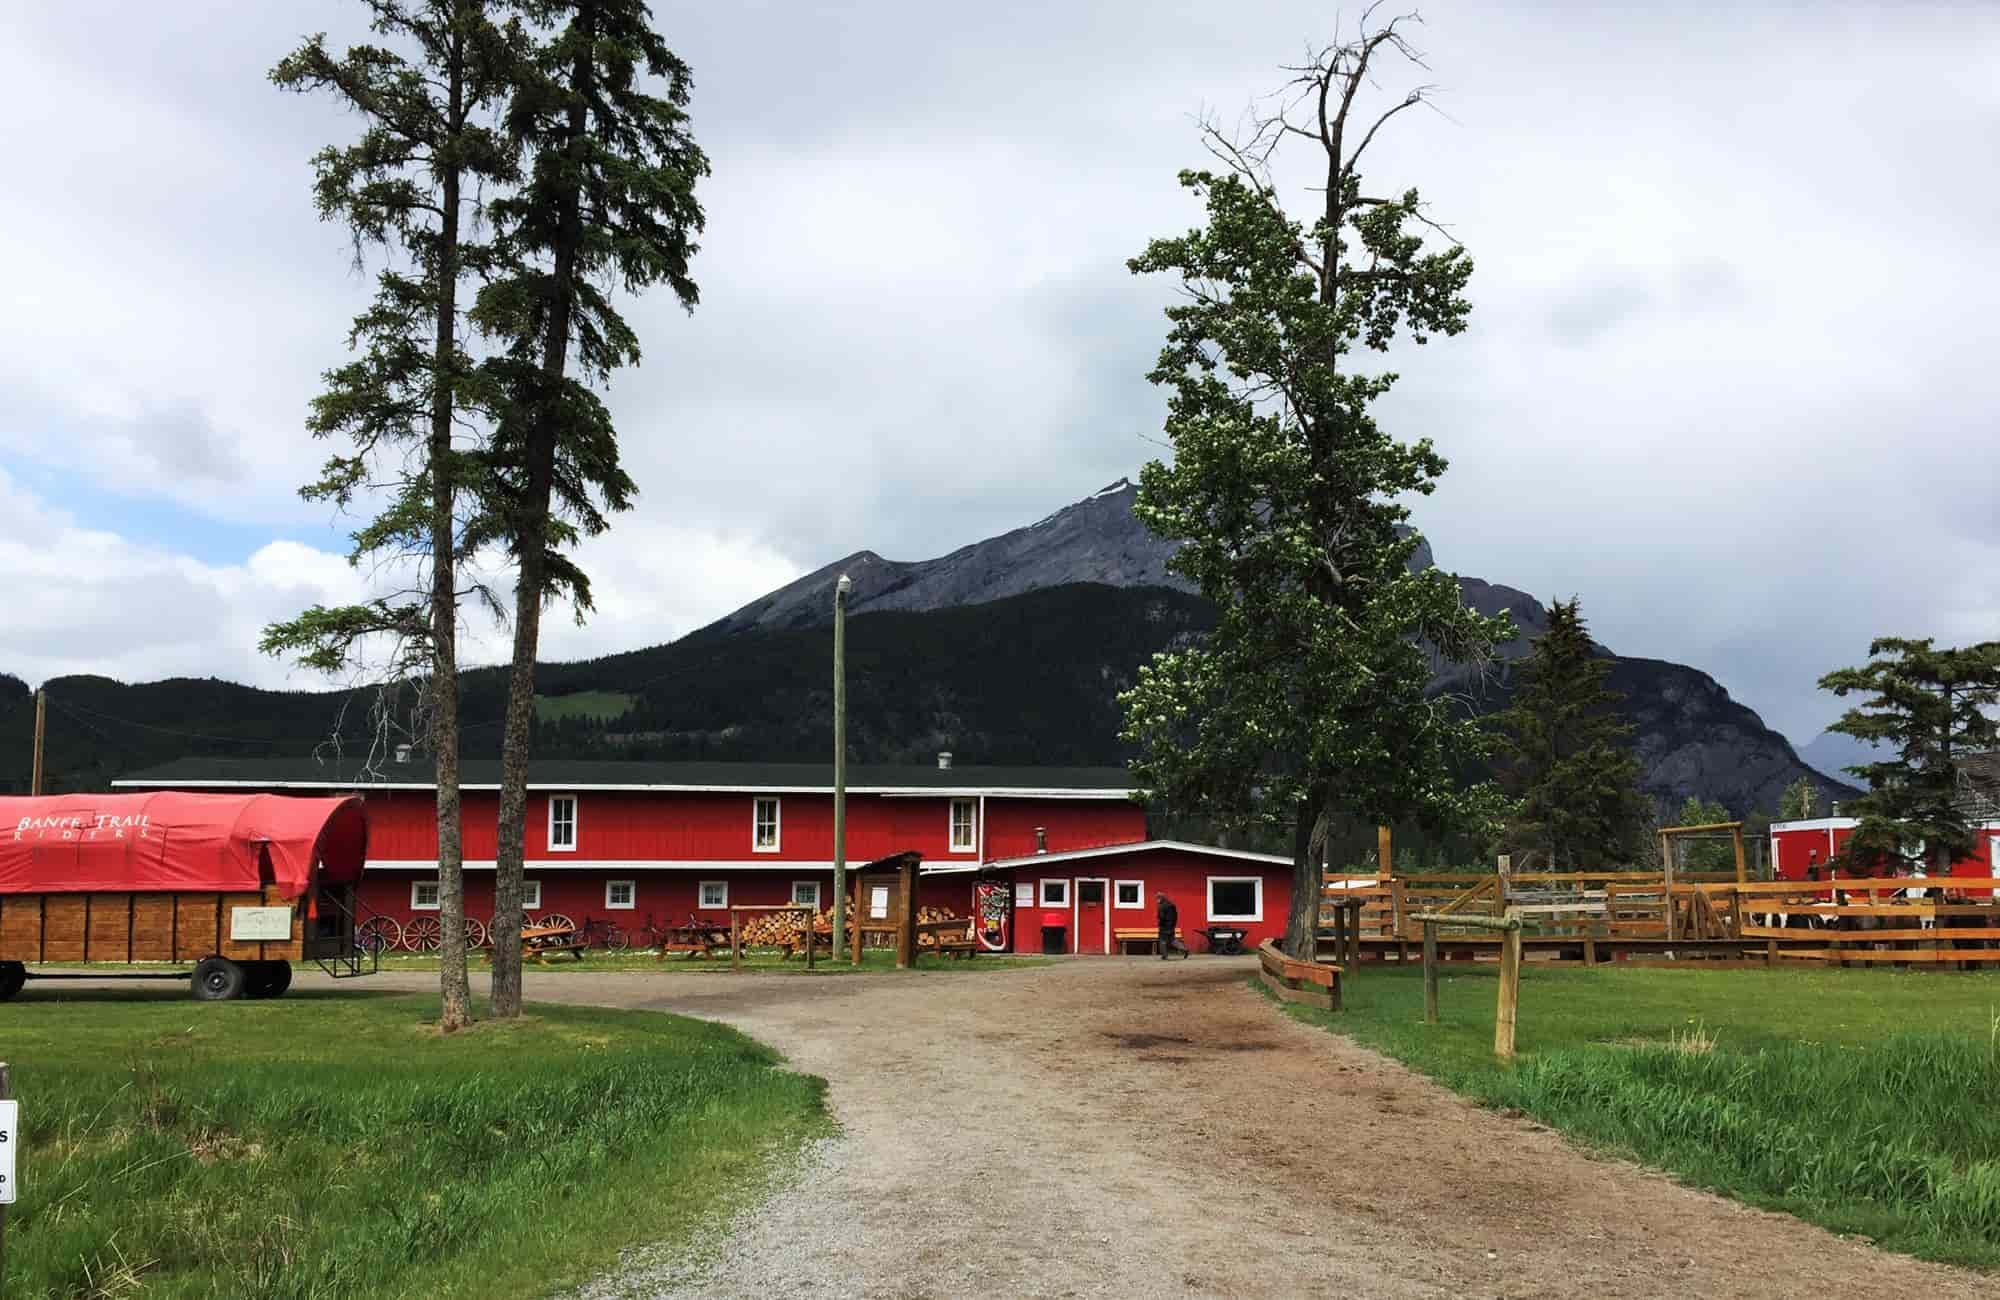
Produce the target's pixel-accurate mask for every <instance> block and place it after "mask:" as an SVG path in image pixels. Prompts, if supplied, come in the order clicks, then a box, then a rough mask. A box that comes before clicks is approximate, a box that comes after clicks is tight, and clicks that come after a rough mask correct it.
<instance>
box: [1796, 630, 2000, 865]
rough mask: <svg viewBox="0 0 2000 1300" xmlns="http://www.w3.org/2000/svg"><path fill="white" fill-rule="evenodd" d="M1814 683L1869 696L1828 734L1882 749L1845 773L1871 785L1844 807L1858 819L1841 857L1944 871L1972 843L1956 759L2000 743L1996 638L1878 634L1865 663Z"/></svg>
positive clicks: (1968, 850)
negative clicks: (1969, 640)
mask: <svg viewBox="0 0 2000 1300" xmlns="http://www.w3.org/2000/svg"><path fill="white" fill-rule="evenodd" d="M1819 684H1820V689H1821V690H1828V691H1832V692H1833V693H1834V694H1835V695H1838V696H1841V697H1843V698H1845V697H1846V696H1848V695H1855V694H1858V695H1862V696H1865V697H1867V698H1866V702H1865V703H1862V704H1860V705H1858V706H1856V707H1854V708H1851V709H1849V710H1848V711H1847V712H1846V713H1844V714H1842V715H1841V718H1840V721H1838V722H1836V723H1834V724H1833V725H1832V726H1831V727H1829V728H1827V730H1829V731H1838V732H1841V733H1842V734H1844V735H1849V736H1853V737H1854V738H1855V739H1856V740H1864V741H1869V742H1872V743H1875V744H1877V745H1879V746H1882V747H1884V748H1886V749H1887V750H1888V751H1889V752H1888V756H1887V757H1885V758H1883V759H1881V760H1880V761H1878V762H1874V763H1863V764H1861V765H1859V766H1856V767H1850V768H1848V769H1847V770H1848V771H1849V772H1852V773H1853V774H1854V775H1856V776H1858V777H1860V778H1862V779H1863V780H1864V781H1866V782H1867V783H1868V784H1869V786H1870V787H1871V788H1870V790H1869V791H1868V793H1867V794H1865V795H1863V796H1861V797H1860V798H1859V799H1856V800H1854V801H1853V802H1852V803H1851V804H1849V805H1848V807H1849V808H1850V809H1851V810H1852V811H1853V812H1854V813H1855V815H1856V816H1857V817H1859V819H1860V821H1859V824H1858V825H1857V826H1856V827H1855V828H1854V835H1853V837H1852V838H1851V839H1849V840H1848V843H1847V848H1846V851H1845V853H1844V855H1843V856H1845V857H1846V858H1848V859H1849V860H1851V861H1852V862H1853V863H1854V864H1855V865H1857V866H1860V867H1863V868H1867V869H1876V868H1879V867H1881V866H1884V865H1891V864H1903V863H1917V864H1922V865H1925V866H1927V867H1928V869H1929V870H1930V871H1931V872H1932V873H1934V874H1940V875H1941V874H1944V873H1945V872H1947V871H1949V870H1950V869H1951V864H1952V863H1953V862H1954V861H1956V860H1957V859H1959V858H1962V857H1964V856H1966V855H1967V854H1969V853H1971V852H1972V851H1973V849H1974V847H1975V844H1976V840H1977V837H1976V836H1975V834H1974V832H1973V829H1972V825H1971V822H1970V821H1969V819H1968V818H1967V816H1966V814H1965V812H1964V810H1963V809H1962V807H1961V806H1960V803H1959V799H1960V793H1961V792H1960V789H1959V770H1958V769H1959V761H1960V760H1961V759H1962V758H1963V757H1964V756H1965V755H1967V754H1968V753H1971V752H1973V751H1975V750H1984V749H1991V748H1992V747H1993V746H1994V745H1995V743H1996V741H2000V726H1996V723H1995V720H1994V710H1995V708H1996V706H2000V641H1982V642H1980V643H1979V644H1977V645H1971V646H1965V647H1963V648H1960V649H1941V648H1938V647H1936V646H1934V645H1933V644H1932V642H1931V639H1930V638H1929V637H1925V638H1923V639H1921V640H1912V639H1908V638H1904V637H1883V638H1881V639H1879V640H1877V641H1875V642H1873V643H1872V644H1871V645H1869V647H1868V662H1867V663H1866V664H1864V665H1862V666H1861V667H1859V668H1842V669H1839V670H1838V671H1835V672H1830V673H1828V674H1827V675H1826V676H1824V677H1822V678H1820V680H1819Z"/></svg>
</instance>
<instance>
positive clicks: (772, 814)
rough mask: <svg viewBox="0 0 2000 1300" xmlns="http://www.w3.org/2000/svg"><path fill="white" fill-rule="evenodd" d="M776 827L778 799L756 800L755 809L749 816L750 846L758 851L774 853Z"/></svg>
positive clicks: (777, 823) (776, 837)
mask: <svg viewBox="0 0 2000 1300" xmlns="http://www.w3.org/2000/svg"><path fill="white" fill-rule="evenodd" d="M778 829H779V822H778V801H777V800H776V799H759V800H757V804H756V809H755V811H754V812H752V814H751V817H750V847H751V848H753V849H755V850H756V851H757V852H759V853H776V852H777V851H778Z"/></svg>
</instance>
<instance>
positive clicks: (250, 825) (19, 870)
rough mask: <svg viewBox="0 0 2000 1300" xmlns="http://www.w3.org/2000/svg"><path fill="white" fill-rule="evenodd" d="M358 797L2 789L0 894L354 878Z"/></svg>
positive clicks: (359, 840) (359, 852) (302, 887)
mask: <svg viewBox="0 0 2000 1300" xmlns="http://www.w3.org/2000/svg"><path fill="white" fill-rule="evenodd" d="M367 859H368V814H367V813H366V811H364V809H363V807H362V803H361V800H359V799H357V798H353V797H351V796H350V797H347V798H341V799H293V798H288V797H286V796H284V795H275V794H252V795H237V794H180V793H160V794H66V795H56V796H53V797H49V798H41V799H21V798H0V894H60V893H87V892H95V891H101V890H111V891H118V892H127V891H129V892H145V891H155V890H157V891H169V892H171V891H201V892H235V891H243V892H249V891H254V890H258V889H261V888H262V887H263V886H265V885H275V886H277V889H278V892H279V893H280V894H282V895H284V896H285V897H286V898H297V897H298V896H299V895H300V894H302V893H304V892H305V891H306V887H307V885H308V884H309V883H310V882H311V880H312V873H313V868H314V865H315V864H317V865H318V867H319V869H320V871H321V873H322V874H323V875H324V877H325V879H327V880H329V881H335V882H339V881H349V880H355V879H358V878H359V877H360V875H361V868H362V865H363V864H364V863H365V862H366V861H367Z"/></svg>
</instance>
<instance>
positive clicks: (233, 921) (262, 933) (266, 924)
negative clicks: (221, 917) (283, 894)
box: [229, 907, 292, 943]
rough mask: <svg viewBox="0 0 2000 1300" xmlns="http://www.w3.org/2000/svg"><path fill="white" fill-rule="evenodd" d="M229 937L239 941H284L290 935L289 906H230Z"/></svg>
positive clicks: (290, 919) (290, 915)
mask: <svg viewBox="0 0 2000 1300" xmlns="http://www.w3.org/2000/svg"><path fill="white" fill-rule="evenodd" d="M229 937H230V938H231V939H233V940H236V941H237V942H239V943H270V942H274V941H275V942H277V943H285V942H287V941H289V940H290V939H291V937H292V909H291V908H289V907H232V908H230V909H229Z"/></svg>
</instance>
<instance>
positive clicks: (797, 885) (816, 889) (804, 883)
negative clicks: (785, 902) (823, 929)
mask: <svg viewBox="0 0 2000 1300" xmlns="http://www.w3.org/2000/svg"><path fill="white" fill-rule="evenodd" d="M802 888H808V889H811V890H812V901H811V902H810V903H805V902H801V901H800V899H799V890H800V889H802ZM819 897H820V882H819V881H817V880H794V881H793V882H792V906H794V907H811V908H813V909H814V910H817V909H818V908H819V905H820V904H819Z"/></svg>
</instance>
